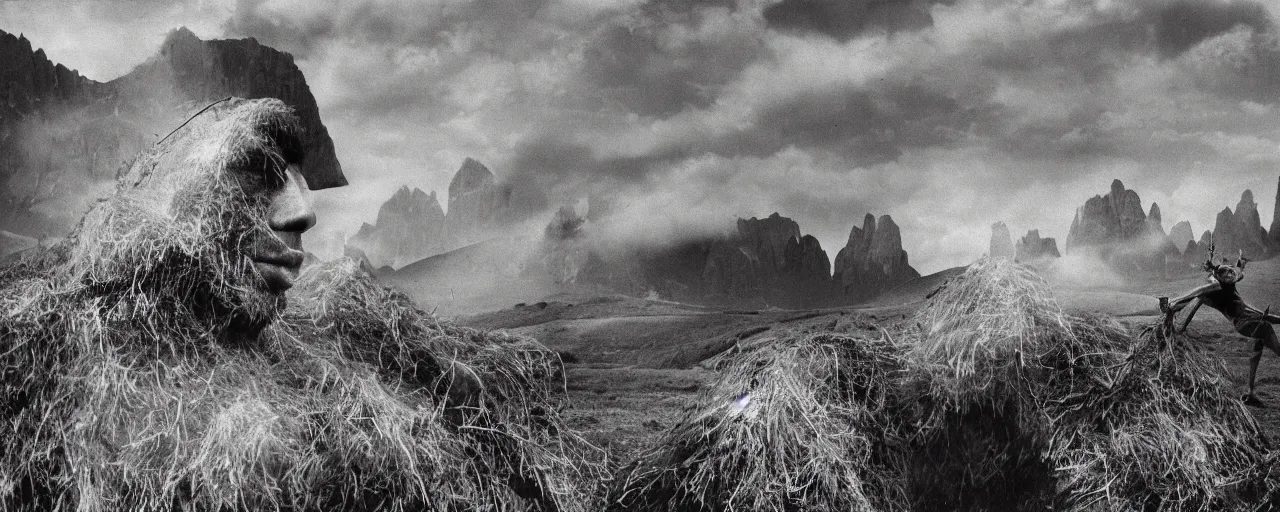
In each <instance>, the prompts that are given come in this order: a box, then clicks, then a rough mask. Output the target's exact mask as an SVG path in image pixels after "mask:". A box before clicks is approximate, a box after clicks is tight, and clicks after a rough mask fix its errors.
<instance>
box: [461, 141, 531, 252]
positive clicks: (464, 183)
mask: <svg viewBox="0 0 1280 512" xmlns="http://www.w3.org/2000/svg"><path fill="white" fill-rule="evenodd" d="M511 194H512V188H511V186H509V185H503V184H499V183H498V182H497V179H496V178H495V177H494V175H493V172H491V171H489V168H488V167H485V166H484V164H482V163H480V162H478V161H476V160H473V159H471V158H467V159H466V160H465V161H463V162H462V167H461V168H459V169H458V172H456V173H454V175H453V180H452V181H450V182H449V214H448V216H447V217H446V218H445V233H446V234H447V235H446V236H447V237H448V239H449V245H450V246H452V247H462V246H464V245H470V244H473V243H476V242H479V241H482V240H486V239H488V238H492V237H493V236H494V232H495V231H496V230H499V229H501V228H503V227H505V226H507V225H509V224H510V223H511V222H512V221H513V220H515V219H514V215H513V212H512V209H511Z"/></svg>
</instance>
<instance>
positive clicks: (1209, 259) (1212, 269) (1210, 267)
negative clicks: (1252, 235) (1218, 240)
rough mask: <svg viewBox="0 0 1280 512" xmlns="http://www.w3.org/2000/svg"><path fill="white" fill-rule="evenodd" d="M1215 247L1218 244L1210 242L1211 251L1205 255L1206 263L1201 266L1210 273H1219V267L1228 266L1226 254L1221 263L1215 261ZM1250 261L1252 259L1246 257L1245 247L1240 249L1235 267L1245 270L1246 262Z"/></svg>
mask: <svg viewBox="0 0 1280 512" xmlns="http://www.w3.org/2000/svg"><path fill="white" fill-rule="evenodd" d="M1215 248H1216V246H1215V245H1214V244H1209V253H1208V255H1207V256H1206V257H1205V260H1204V265H1202V266H1201V268H1202V269H1204V271H1205V272H1209V273H1210V274H1214V273H1217V271H1218V269H1219V268H1221V267H1224V266H1228V265H1227V258H1226V257H1225V256H1224V257H1223V258H1222V263H1221V264H1216V263H1214V262H1213V254H1214V250H1215ZM1249 261H1250V260H1249V258H1246V257H1244V249H1240V251H1239V252H1238V253H1236V264H1235V267H1236V268H1237V269H1240V270H1241V271H1242V272H1243V271H1244V266H1245V264H1247V263H1249ZM1241 278H1242V279H1243V276H1241Z"/></svg>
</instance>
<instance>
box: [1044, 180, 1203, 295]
mask: <svg viewBox="0 0 1280 512" xmlns="http://www.w3.org/2000/svg"><path fill="white" fill-rule="evenodd" d="M1066 251H1067V252H1068V253H1072V252H1076V251H1083V252H1093V253H1096V254H1097V255H1098V256H1099V257H1101V258H1102V259H1103V261H1105V262H1107V264H1109V265H1110V266H1111V267H1112V268H1113V269H1115V270H1118V271H1121V272H1125V273H1136V274H1163V273H1164V272H1165V268H1166V265H1167V263H1166V260H1167V259H1168V258H1170V257H1173V258H1175V259H1176V258H1178V257H1180V254H1179V253H1180V251H1179V249H1178V248H1177V247H1175V246H1174V245H1173V243H1172V242H1170V241H1169V239H1168V237H1167V236H1166V235H1165V233H1164V227H1163V225H1162V219H1161V213H1160V207H1159V205H1157V204H1155V203H1152V204H1151V210H1150V213H1144V212H1143V211H1142V199H1141V198H1139V197H1138V193H1137V192H1135V191H1133V190H1129V189H1126V188H1125V187H1124V183H1122V182H1121V181H1120V180H1115V181H1112V182H1111V190H1110V191H1109V192H1108V193H1107V194H1106V195H1103V196H1093V197H1092V198H1089V199H1088V200H1087V201H1085V204H1084V206H1083V207H1081V208H1079V209H1077V210H1076V216H1075V219H1074V220H1073V221H1072V223H1071V230H1070V232H1068V234H1067V245H1066Z"/></svg>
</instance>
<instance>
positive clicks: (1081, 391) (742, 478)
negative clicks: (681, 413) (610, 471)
mask: <svg viewBox="0 0 1280 512" xmlns="http://www.w3.org/2000/svg"><path fill="white" fill-rule="evenodd" d="M1152 300H1153V301H1154V298H1153V299H1152ZM908 324H909V325H908V326H907V327H905V328H903V329H901V330H899V331H898V332H895V333H893V335H892V336H885V337H884V340H887V339H893V340H896V342H895V343H890V342H887V341H883V340H882V339H881V338H876V337H871V338H866V337H856V336H846V335H840V334H834V333H829V334H818V335H810V336H791V337H782V338H779V339H776V340H775V341H774V342H773V343H771V344H764V345H763V346H762V347H760V348H758V349H756V350H754V351H748V352H744V353H742V354H739V355H736V356H735V359H733V360H732V361H731V363H730V364H729V365H727V367H726V368H725V370H724V374H723V375H722V377H721V379H720V381H719V382H718V383H717V384H715V385H714V386H713V387H711V388H710V389H709V391H707V392H705V393H704V394H703V395H702V396H700V398H699V401H698V404H697V410H695V411H692V412H690V413H689V414H687V415H686V416H685V417H684V419H683V420H682V421H681V422H680V423H678V424H677V425H676V426H674V427H673V428H672V429H671V430H670V431H669V432H668V433H667V434H666V436H665V437H664V439H663V441H662V443H661V444H660V445H659V446H656V447H654V448H652V449H651V450H649V451H648V452H647V453H645V454H644V455H643V456H642V457H640V458H639V459H638V460H636V461H634V462H633V463H632V464H631V465H630V466H628V467H627V468H626V469H625V470H624V471H622V472H620V473H619V474H618V476H617V478H616V481H615V487H614V489H612V490H611V493H610V495H609V503H610V505H611V506H613V507H614V508H615V509H616V510H851V509H852V510H1045V509H1051V510H1240V509H1251V508H1253V507H1254V506H1256V505H1258V504H1260V503H1263V502H1265V501H1266V500H1267V499H1268V494H1269V490H1268V487H1269V486H1274V482H1271V481H1270V479H1271V478H1272V477H1270V476H1269V472H1271V471H1272V469H1273V467H1272V463H1271V456H1270V454H1269V451H1268V448H1267V446H1266V444H1265V441H1264V439H1263V437H1262V433H1261V432H1260V430H1259V427H1258V425H1257V423H1256V422H1255V421H1254V419H1253V417H1252V415H1251V414H1250V413H1249V411H1248V410H1246V409H1245V408H1244V407H1243V405H1242V404H1241V403H1240V402H1239V400H1238V399H1237V398H1236V395H1235V393H1234V389H1233V387H1232V385H1231V384H1230V382H1229V381H1228V379H1227V378H1226V377H1225V375H1226V373H1225V368H1224V366H1223V363H1222V361H1221V360H1219V359H1217V358H1216V357H1214V356H1213V355H1212V354H1211V353H1209V352H1207V351H1205V350H1203V347H1202V346H1201V343H1200V340H1197V339H1194V338H1191V337H1187V336H1182V335H1174V334H1172V333H1170V332H1168V331H1166V330H1164V329H1163V327H1161V326H1159V325H1156V326H1154V327H1152V328H1150V329H1146V330H1139V331H1137V332H1134V331H1133V330H1131V329H1130V328H1128V327H1126V326H1124V325H1122V324H1120V323H1118V322H1117V321H1115V320H1114V319H1110V318H1106V317H1100V316H1093V317H1083V318H1082V317H1073V316H1070V315H1067V314H1065V313H1063V312H1062V310H1061V308H1059V307H1058V306H1057V305H1056V303H1055V301H1054V300H1053V298H1052V295H1051V294H1050V293H1049V291H1048V288H1047V286H1046V285H1045V284H1044V282H1043V281H1041V280H1040V279H1039V278H1038V277H1037V276H1036V275H1035V274H1034V273H1033V272H1031V271H1030V270H1028V269H1027V268H1025V267H1021V266H1018V265H1016V264H1013V263H1009V262H1005V261H982V262H979V263H977V264H975V265H973V266H972V267H971V268H970V269H969V270H968V271H967V272H965V273H964V274H962V275H961V276H959V277H957V278H954V279H952V280H950V281H949V282H948V283H947V284H946V285H945V287H944V288H943V289H942V290H940V291H939V292H938V293H936V294H935V295H934V296H933V298H932V299H931V301H930V302H929V303H927V304H926V305H924V306H923V307H922V308H921V309H920V310H919V311H918V312H917V315H916V316H915V317H914V318H913V319H912V321H911V322H908ZM855 376H857V377H855ZM847 382H853V383H857V384H856V385H853V386H848V385H847V384H845V383H847ZM850 389H856V390H861V391H855V392H849V390H850ZM748 399H749V400H748ZM815 466H817V467H823V468H827V471H825V472H820V471H816V470H815V469H814V467H815Z"/></svg>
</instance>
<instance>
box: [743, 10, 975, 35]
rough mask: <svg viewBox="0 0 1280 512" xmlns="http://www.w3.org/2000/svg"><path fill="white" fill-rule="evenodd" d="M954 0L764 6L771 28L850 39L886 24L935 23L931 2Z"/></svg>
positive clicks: (889, 26) (907, 27)
mask: <svg viewBox="0 0 1280 512" xmlns="http://www.w3.org/2000/svg"><path fill="white" fill-rule="evenodd" d="M937 3H945V4H950V3H953V2H952V1H950V0H783V1H782V2H781V3H777V4H774V5H771V6H769V7H767V8H765V10H764V19H765V21H767V22H768V23H769V26H770V27H771V28H775V29H779V30H784V31H794V32H817V33H820V34H825V35H827V36H830V37H833V38H835V39H836V40H838V41H848V40H849V39H852V38H853V37H855V36H857V35H858V34H861V33H862V32H864V31H866V30H868V29H873V28H882V29H886V30H888V31H890V32H897V31H904V30H918V29H922V28H925V27H929V26H931V25H933V17H932V16H931V15H930V14H929V6H930V5H933V4H937Z"/></svg>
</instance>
